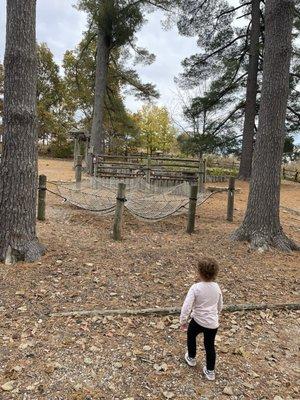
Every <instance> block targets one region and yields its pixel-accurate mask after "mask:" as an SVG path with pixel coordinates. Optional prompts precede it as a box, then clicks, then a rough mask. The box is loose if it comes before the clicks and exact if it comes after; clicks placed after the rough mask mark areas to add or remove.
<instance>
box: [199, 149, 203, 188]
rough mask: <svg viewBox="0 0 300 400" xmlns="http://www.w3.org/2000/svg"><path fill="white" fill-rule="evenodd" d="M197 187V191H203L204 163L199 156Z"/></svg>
mask: <svg viewBox="0 0 300 400" xmlns="http://www.w3.org/2000/svg"><path fill="white" fill-rule="evenodd" d="M198 188H199V192H203V190H204V163H203V159H202V158H200V157H199V166H198Z"/></svg>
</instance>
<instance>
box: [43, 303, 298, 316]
mask: <svg viewBox="0 0 300 400" xmlns="http://www.w3.org/2000/svg"><path fill="white" fill-rule="evenodd" d="M258 310H300V303H284V304H228V305H225V306H224V308H223V311H224V312H236V311H242V312H244V311H258ZM180 312H181V308H180V307H166V308H142V309H136V310H133V309H119V310H118V309H116V310H82V311H63V312H57V313H50V314H49V316H50V317H80V316H95V315H99V316H105V315H142V316H143V315H151V314H152V315H179V314H180Z"/></svg>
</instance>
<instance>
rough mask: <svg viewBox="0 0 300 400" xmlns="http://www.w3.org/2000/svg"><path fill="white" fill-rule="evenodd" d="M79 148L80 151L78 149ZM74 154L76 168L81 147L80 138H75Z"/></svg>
mask: <svg viewBox="0 0 300 400" xmlns="http://www.w3.org/2000/svg"><path fill="white" fill-rule="evenodd" d="M78 150H79V151H78ZM73 154H74V169H76V165H77V156H78V155H79V154H80V147H79V143H78V139H77V138H75V139H74V150H73Z"/></svg>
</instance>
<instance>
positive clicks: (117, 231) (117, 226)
mask: <svg viewBox="0 0 300 400" xmlns="http://www.w3.org/2000/svg"><path fill="white" fill-rule="evenodd" d="M125 190H126V184H125V183H123V182H121V183H119V184H118V194H117V204H116V211H115V220H114V228H113V238H114V240H121V239H122V220H123V211H124V203H125V201H126V199H125Z"/></svg>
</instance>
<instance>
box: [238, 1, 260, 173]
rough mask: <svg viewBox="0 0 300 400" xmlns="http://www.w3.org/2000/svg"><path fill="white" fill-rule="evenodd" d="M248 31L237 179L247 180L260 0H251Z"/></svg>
mask: <svg viewBox="0 0 300 400" xmlns="http://www.w3.org/2000/svg"><path fill="white" fill-rule="evenodd" d="M251 19H252V23H251V31H250V55H249V66H248V78H247V91H246V106H245V120H244V129H243V141H242V155H241V163H240V170H239V179H244V180H248V179H249V178H250V176H251V169H252V155H253V143H254V128H255V117H256V97H257V74H258V60H259V37H260V0H252V10H251Z"/></svg>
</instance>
